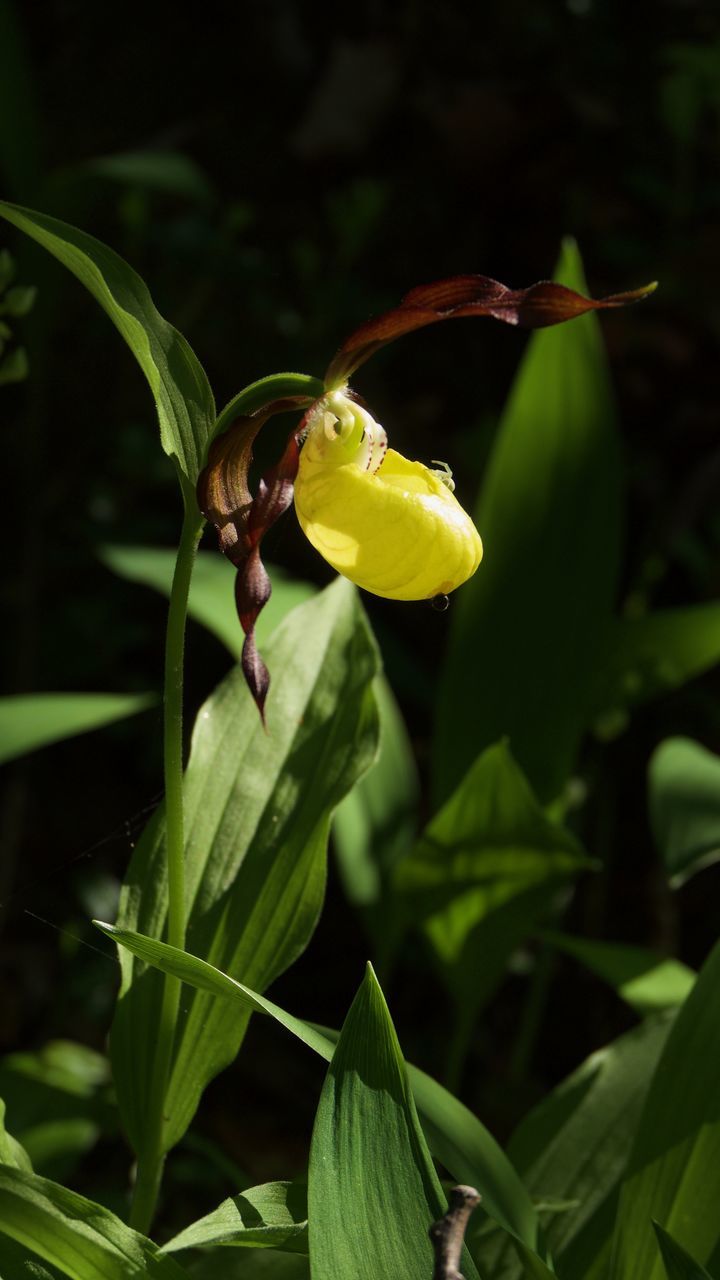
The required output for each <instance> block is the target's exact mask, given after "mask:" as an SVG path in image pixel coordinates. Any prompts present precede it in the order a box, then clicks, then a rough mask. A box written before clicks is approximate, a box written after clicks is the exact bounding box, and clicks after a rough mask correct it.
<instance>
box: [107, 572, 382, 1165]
mask: <svg viewBox="0 0 720 1280" xmlns="http://www.w3.org/2000/svg"><path fill="white" fill-rule="evenodd" d="M268 653H269V655H270V657H271V659H272V662H273V665H274V669H275V672H276V678H275V680H274V681H273V688H272V693H271V697H270V699H269V702H268V708H267V711H268V717H267V719H268V730H267V732H266V731H265V730H264V729H263V727H262V725H261V723H260V720H259V718H258V715H257V711H256V709H255V706H254V704H253V702H252V700H251V697H250V694H249V691H248V690H247V688H246V686H245V683H244V680H243V677H242V672H241V671H240V669H239V668H238V667H235V668H233V670H232V671H231V672H230V674H229V676H228V677H227V678H226V680H225V681H224V682H223V683H222V684H221V685H220V686H219V688H218V689H217V690H216V691H215V693H214V694H213V695H212V696H211V697H210V699H209V700H208V702H207V703H206V704H205V706H204V707H203V708H202V709H201V710H200V713H199V715H198V718H197V722H196V726H195V732H194V735H193V743H192V749H191V755H190V762H189V765H188V767H187V771H186V775H185V840H186V845H185V857H186V870H185V875H186V892H187V906H188V928H187V939H188V947H189V948H190V949H192V950H193V951H196V952H197V953H199V954H201V955H203V956H205V957H207V958H208V959H209V960H210V961H211V962H212V963H214V964H216V965H218V966H219V967H220V968H222V969H224V970H226V971H227V972H228V973H230V974H232V975H233V976H236V977H238V978H240V979H243V980H245V981H246V982H247V983H249V984H251V985H253V986H254V987H256V988H260V989H261V990H262V989H263V988H264V987H266V986H267V985H268V984H269V983H270V982H271V981H272V980H273V979H274V978H275V977H277V975H278V974H279V973H281V972H282V971H283V970H284V969H285V968H287V966H288V965H289V964H291V963H292V962H293V961H294V960H295V959H296V958H297V956H298V955H299V954H300V953H301V952H302V951H303V950H304V948H305V946H306V945H307V942H308V940H309V938H310V936H311V934H312V932H313V930H314V928H315V924H316V922H317V918H318V914H319V911H320V908H321V904H322V899H323V894H324V888H325V869H326V849H327V838H328V829H329V824H330V818H331V814H332V811H333V809H334V807H335V806H336V805H337V804H338V802H339V801H340V800H341V799H342V797H343V795H344V794H345V793H346V791H347V790H348V788H349V787H350V786H352V784H353V782H354V781H355V779H356V778H357V777H358V776H359V775H360V774H361V773H362V772H363V771H364V769H366V768H367V767H368V765H369V764H370V763H371V762H372V760H373V758H374V754H375V750H376V746H377V711H376V708H375V703H374V698H373V694H372V682H373V679H374V676H375V674H376V671H377V661H378V659H377V651H376V648H375V644H374V641H373V638H372V635H371V633H370V631H369V628H368V624H367V621H366V619H365V616H364V614H363V612H362V610H361V608H360V606H359V603H358V600H357V594H356V592H355V590H354V588H352V587H351V586H350V585H349V584H348V583H347V582H344V581H342V580H338V581H337V582H336V583H334V584H333V585H332V586H331V587H329V588H327V590H326V591H324V592H322V593H321V594H319V595H318V596H316V597H315V598H314V599H313V600H310V601H308V602H307V603H306V604H304V605H301V606H299V607H298V608H297V609H295V610H293V612H292V613H291V614H289V615H288V617H287V618H286V619H285V621H284V623H283V624H282V625H281V627H280V628H278V630H277V631H276V632H275V633H274V635H273V638H272V640H271V642H270V644H269V646H268ZM166 912H167V888H166V870H165V853H164V824H163V816H162V812H161V811H160V812H159V813H158V814H157V815H156V817H155V819H154V820H153V821H152V822H151V824H150V826H149V828H148V829H147V831H146V832H145V833H144V835H143V838H142V840H141V841H140V843H139V845H138V848H137V849H136V851H135V854H134V856H133V859H132V862H131V864H130V868H129V870H128V874H127V877H126V881H125V888H124V890H123V897H122V902H121V909H120V923H121V924H122V925H123V926H124V927H128V928H133V929H134V928H137V929H138V930H139V931H141V932H143V933H146V934H149V935H152V936H154V937H162V935H163V931H164V929H165V926H166ZM161 994H162V980H161V979H160V977H159V975H158V974H156V973H152V972H147V971H146V970H144V968H143V966H138V965H133V962H132V960H131V959H130V958H129V957H126V959H125V963H124V964H123V983H122V987H121V993H120V1000H119V1005H118V1010H117V1013H116V1017H115V1022H114V1025H113V1031H112V1038H111V1045H112V1056H113V1063H114V1068H115V1079H116V1083H117V1089H118V1098H119V1102H120V1108H121V1111H122V1114H123V1118H124V1122H125V1124H126V1127H127V1129H128V1132H129V1135H130V1137H131V1140H132V1142H133V1145H134V1146H135V1149H136V1150H138V1151H140V1150H142V1148H143V1144H144V1142H145V1141H146V1138H147V1133H148V1124H147V1107H148V1105H149V1102H148V1088H149V1081H150V1080H151V1077H152V1071H153V1066H154V1052H155V1049H154V1046H155V1032H156V1027H157V1021H158V1016H159V1008H160V1001H161ZM247 1022H248V1013H247V1010H245V1011H243V1010H241V1009H230V1008H228V1006H227V1003H226V1002H224V1001H218V1000H215V999H213V998H212V997H211V996H210V995H208V994H198V993H192V994H191V995H189V997H188V998H187V999H186V1000H184V1001H183V1003H182V1007H181V1014H180V1023H179V1027H178V1033H177V1036H176V1041H175V1049H174V1057H173V1065H172V1072H171V1077H170V1082H169V1086H168V1093H167V1096H166V1100H165V1106H164V1114H165V1116H166V1123H165V1131H164V1137H163V1142H164V1145H165V1147H166V1148H169V1147H170V1146H172V1145H173V1144H174V1143H175V1142H176V1141H177V1140H178V1138H179V1137H180V1136H181V1135H182V1133H184V1131H185V1129H186V1128H187V1125H188V1124H189V1122H190V1120H191V1119H192V1116H193V1114H194V1112H195V1109H196V1107H197V1104H198V1102H199V1099H200V1096H201V1094H202V1091H203V1089H204V1087H205V1085H206V1084H207V1083H208V1081H209V1080H210V1079H212V1078H213V1076H215V1075H217V1073H218V1071H220V1070H221V1069H222V1068H223V1067H224V1066H226V1065H227V1064H228V1062H230V1061H232V1059H233V1058H234V1057H235V1055H236V1053H237V1051H238V1048H239V1046H240V1043H241V1041H242V1039H243V1036H244V1034H245V1031H246V1028H247Z"/></svg>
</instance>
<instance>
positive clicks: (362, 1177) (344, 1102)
mask: <svg viewBox="0 0 720 1280" xmlns="http://www.w3.org/2000/svg"><path fill="white" fill-rule="evenodd" d="M446 1207H447V1206H446V1202H445V1197H444V1195H443V1192H442V1189H441V1187H440V1182H439V1180H438V1176H437V1174H436V1172H435V1169H434V1166H433V1163H432V1160H431V1158H430V1152H429V1151H428V1149H427V1146H426V1145H425V1139H424V1137H423V1134H422V1130H421V1128H420V1124H419V1121H418V1118H417V1113H416V1111H415V1104H414V1102H413V1098H412V1094H411V1092H410V1087H409V1084H408V1079H407V1070H406V1068H405V1063H404V1061H403V1057H402V1053H401V1051H400V1046H399V1044H398V1041H397V1036H396V1035H395V1029H394V1027H393V1024H392V1022H391V1020H390V1014H389V1012H388V1009H387V1005H386V1004H385V1000H384V998H383V994H382V992H381V990H380V987H379V986H378V983H377V980H376V978H375V975H374V974H373V972H372V969H371V968H370V967H369V966H368V971H367V974H366V977H365V980H364V982H363V984H362V986H361V987H360V990H359V992H358V994H357V996H356V997H355V1000H354V1001H353V1004H352V1006H351V1009H350V1012H349V1013H348V1015H347V1018H346V1020H345V1024H344V1026H343V1029H342V1033H341V1035H340V1039H339V1040H338V1043H337V1047H336V1049H335V1053H334V1055H333V1058H332V1061H331V1063H330V1068H329V1070H328V1074H327V1077H326V1079H325V1085H324V1087H323V1091H322V1094H321V1096H320V1102H319V1104H318V1109H317V1114H316V1117H315V1127H314V1129H313V1137H312V1143H311V1147H310V1169H309V1175H308V1210H309V1238H310V1265H311V1269H312V1275H313V1280H337V1277H338V1276H353V1277H356V1278H357V1280H377V1277H378V1276H389V1275H393V1274H397V1275H403V1276H422V1275H429V1274H431V1271H432V1265H433V1251H432V1247H431V1244H430V1240H429V1238H428V1231H429V1228H430V1226H431V1225H432V1223H433V1222H435V1221H437V1219H438V1218H440V1217H442V1215H443V1214H444V1213H445V1210H446ZM463 1274H464V1275H465V1277H466V1280H476V1272H475V1268H474V1267H473V1265H472V1263H471V1262H470V1259H469V1258H466V1260H465V1261H464V1262H463Z"/></svg>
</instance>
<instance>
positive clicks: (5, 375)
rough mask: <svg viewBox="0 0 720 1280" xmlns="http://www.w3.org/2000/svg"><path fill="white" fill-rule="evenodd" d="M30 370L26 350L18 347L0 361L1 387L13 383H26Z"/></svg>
mask: <svg viewBox="0 0 720 1280" xmlns="http://www.w3.org/2000/svg"><path fill="white" fill-rule="evenodd" d="M29 369H30V365H29V364H28V358H27V352H26V350H25V348H24V347H16V348H15V350H14V351H11V352H10V354H9V355H7V356H4V357H3V358H2V360H1V361H0V387H2V386H9V385H10V383H12V382H24V381H25V379H26V378H27V376H28V371H29Z"/></svg>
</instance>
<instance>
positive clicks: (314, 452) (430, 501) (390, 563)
mask: <svg viewBox="0 0 720 1280" xmlns="http://www.w3.org/2000/svg"><path fill="white" fill-rule="evenodd" d="M451 484H452V481H451V479H450V477H449V474H446V473H444V472H443V471H435V470H432V469H430V468H429V467H426V466H423V464H422V463H421V462H410V461H408V459H407V458H404V457H403V456H402V454H400V453H396V452H395V450H394V449H388V448H387V437H386V435H385V432H384V430H383V428H382V427H381V426H380V424H379V423H377V422H376V421H375V420H374V418H372V417H371V416H370V414H369V413H368V412H367V411H366V410H365V409H362V408H361V407H360V405H358V404H355V403H354V401H352V400H351V399H350V398H349V397H348V396H347V395H346V394H345V393H344V392H343V391H335V392H333V393H331V395H329V396H327V397H326V398H325V399H324V400H323V401H321V403H320V404H319V406H318V410H317V412H316V414H315V416H314V418H313V419H312V420H311V422H310V425H309V430H308V434H307V437H306V440H305V443H304V445H303V448H302V451H301V454H300V465H299V469H298V474H297V478H296V481H295V510H296V512H297V516H298V520H299V521H300V525H301V527H302V530H303V532H304V533H305V535H306V537H307V538H308V539H309V541H310V542H311V543H312V545H313V546H314V547H315V548H316V550H317V551H319V552H320V554H321V556H323V557H324V558H325V559H326V560H327V561H328V563H329V564H331V565H332V567H333V568H334V569H337V571H338V573H342V574H343V575H344V576H345V577H346V578H349V579H350V581H351V582H354V583H356V584H357V586H359V587H363V588H364V590H366V591H371V592H373V594H374V595H377V596H385V597H387V598H388V599H390V600H425V599H432V598H433V597H434V596H437V595H448V594H449V592H451V591H454V590H455V588H456V587H459V586H460V585H461V584H462V583H463V582H466V581H467V579H468V578H470V577H472V575H473V574H474V572H475V570H476V569H477V567H478V565H479V564H480V560H481V559H482V543H481V541H480V536H479V534H478V532H477V529H476V528H475V525H474V524H473V522H472V520H471V519H470V517H469V516H468V515H467V513H466V512H465V511H463V509H462V507H461V506H460V503H459V502H458V501H457V499H456V498H455V496H454V494H453V493H452V491H451V487H450V486H451Z"/></svg>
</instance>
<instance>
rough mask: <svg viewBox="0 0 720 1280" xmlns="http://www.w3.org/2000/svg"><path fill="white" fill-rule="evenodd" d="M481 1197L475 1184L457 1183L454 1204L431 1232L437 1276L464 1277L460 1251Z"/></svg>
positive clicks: (455, 1279) (452, 1195)
mask: <svg viewBox="0 0 720 1280" xmlns="http://www.w3.org/2000/svg"><path fill="white" fill-rule="evenodd" d="M481 1198H482V1197H481V1196H480V1195H479V1193H478V1192H477V1191H476V1190H475V1188H474V1187H453V1189H452V1191H451V1192H450V1208H449V1209H448V1211H447V1213H446V1214H445V1217H444V1218H441V1219H440V1221H439V1222H434V1223H433V1225H432V1226H431V1228H430V1232H429V1234H430V1239H431V1240H432V1242H433V1248H434V1250H435V1270H434V1272H433V1280H464V1276H463V1274H462V1272H461V1271H460V1254H461V1253H462V1247H463V1241H464V1239H465V1230H466V1228H467V1224H468V1219H469V1217H470V1214H471V1213H472V1211H473V1209H476V1208H477V1206H478V1205H479V1203H480V1200H481Z"/></svg>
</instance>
